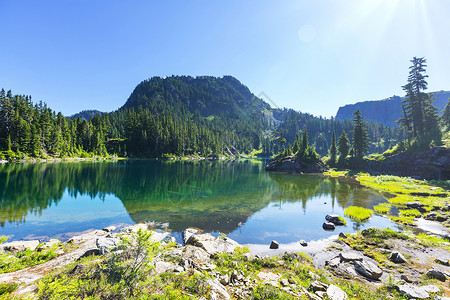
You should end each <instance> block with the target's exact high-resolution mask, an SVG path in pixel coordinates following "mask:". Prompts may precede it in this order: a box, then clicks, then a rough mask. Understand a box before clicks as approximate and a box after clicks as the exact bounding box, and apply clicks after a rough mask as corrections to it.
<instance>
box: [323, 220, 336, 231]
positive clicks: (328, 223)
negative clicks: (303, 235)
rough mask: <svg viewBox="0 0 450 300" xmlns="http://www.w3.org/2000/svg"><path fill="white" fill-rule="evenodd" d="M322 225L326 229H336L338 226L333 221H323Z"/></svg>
mask: <svg viewBox="0 0 450 300" xmlns="http://www.w3.org/2000/svg"><path fill="white" fill-rule="evenodd" d="M322 227H323V229H325V230H334V229H335V228H336V226H334V224H333V223H331V222H325V223H323V225H322Z"/></svg>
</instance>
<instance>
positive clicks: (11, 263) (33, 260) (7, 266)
mask: <svg viewBox="0 0 450 300" xmlns="http://www.w3.org/2000/svg"><path fill="white" fill-rule="evenodd" d="M58 246H59V245H54V246H53V247H52V248H48V249H43V250H41V251H31V250H30V249H26V250H25V251H23V252H18V253H16V254H14V255H12V254H8V253H0V273H8V272H14V271H17V270H21V269H24V268H28V267H32V266H36V265H39V264H42V263H44V262H47V261H49V260H51V259H53V258H55V257H56V256H58V255H57V254H56V253H55V251H56V249H58ZM38 248H39V247H38Z"/></svg>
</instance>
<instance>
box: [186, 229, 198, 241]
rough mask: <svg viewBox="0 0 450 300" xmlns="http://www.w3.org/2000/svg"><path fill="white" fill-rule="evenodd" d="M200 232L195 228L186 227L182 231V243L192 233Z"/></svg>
mask: <svg viewBox="0 0 450 300" xmlns="http://www.w3.org/2000/svg"><path fill="white" fill-rule="evenodd" d="M199 233H201V232H200V230H198V229H196V228H186V230H184V231H183V243H184V244H187V243H188V240H189V238H190V237H191V236H192V235H194V234H199Z"/></svg>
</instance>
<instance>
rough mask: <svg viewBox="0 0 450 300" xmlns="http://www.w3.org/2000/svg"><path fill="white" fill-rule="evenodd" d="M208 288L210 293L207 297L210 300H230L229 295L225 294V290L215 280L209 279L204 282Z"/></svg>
mask: <svg viewBox="0 0 450 300" xmlns="http://www.w3.org/2000/svg"><path fill="white" fill-rule="evenodd" d="M206 283H207V284H208V285H209V286H210V288H211V293H210V295H209V299H210V300H228V299H231V298H230V295H229V294H228V292H227V289H226V288H225V287H224V286H223V285H222V284H220V282H219V281H218V280H217V279H214V278H210V279H208V281H207V282H206Z"/></svg>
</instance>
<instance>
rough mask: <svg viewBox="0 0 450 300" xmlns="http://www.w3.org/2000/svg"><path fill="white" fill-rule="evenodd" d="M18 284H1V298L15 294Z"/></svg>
mask: <svg viewBox="0 0 450 300" xmlns="http://www.w3.org/2000/svg"><path fill="white" fill-rule="evenodd" d="M17 286H18V284H17V283H13V282H5V283H0V297H1V298H3V299H6V298H5V297H6V296H8V295H9V294H11V293H12V292H14V291H15V290H16V289H17Z"/></svg>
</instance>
